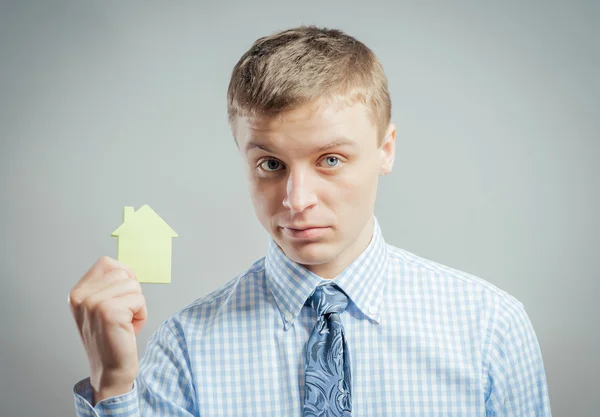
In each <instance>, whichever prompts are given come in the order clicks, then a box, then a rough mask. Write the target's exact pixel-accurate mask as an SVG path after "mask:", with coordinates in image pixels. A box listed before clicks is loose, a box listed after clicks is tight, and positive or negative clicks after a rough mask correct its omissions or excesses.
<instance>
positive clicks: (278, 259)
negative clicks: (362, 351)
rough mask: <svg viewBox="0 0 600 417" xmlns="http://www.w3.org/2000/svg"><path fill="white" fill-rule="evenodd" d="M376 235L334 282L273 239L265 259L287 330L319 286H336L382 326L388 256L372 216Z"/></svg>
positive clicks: (274, 294) (376, 222)
mask: <svg viewBox="0 0 600 417" xmlns="http://www.w3.org/2000/svg"><path fill="white" fill-rule="evenodd" d="M373 223H374V228H373V235H372V237H371V241H370V242H369V245H368V246H367V248H366V249H365V250H364V251H363V252H362V253H361V254H360V255H359V256H358V257H357V258H356V259H355V260H354V261H353V262H352V263H351V264H350V265H348V266H347V267H346V269H344V271H342V272H341V273H340V274H339V275H338V276H337V277H335V278H333V279H325V278H321V277H320V276H318V275H316V274H314V273H312V272H311V271H309V270H307V269H306V268H305V267H303V266H302V265H300V264H298V263H296V262H294V261H293V260H291V259H290V258H288V257H287V255H285V253H284V252H283V251H282V250H281V248H280V247H279V246H278V245H277V243H276V242H275V241H274V240H273V238H272V237H269V246H268V250H267V256H266V258H265V272H266V277H267V285H268V286H269V288H270V290H271V293H272V294H273V298H274V299H275V302H276V304H277V307H278V308H279V312H280V313H281V318H282V320H283V326H284V329H285V330H287V329H289V328H290V326H291V325H292V324H293V322H294V321H295V320H296V317H297V316H298V314H299V313H300V310H301V309H302V306H303V305H304V303H305V302H306V300H307V299H308V297H309V296H310V295H311V294H312V293H313V291H314V290H315V288H316V287H317V286H318V285H326V284H336V285H338V286H339V287H340V288H341V289H342V290H343V291H344V292H345V293H346V294H347V295H348V298H349V299H350V301H351V302H353V303H354V304H355V305H356V307H358V309H359V310H360V311H361V312H362V313H363V314H364V315H365V316H366V317H368V318H370V319H371V320H373V321H374V322H375V323H377V324H379V322H380V320H381V315H380V306H381V301H382V299H383V289H384V286H385V281H386V272H387V267H388V256H387V250H386V243H385V240H384V239H383V235H382V233H381V229H380V227H379V222H378V221H377V218H376V217H375V216H373Z"/></svg>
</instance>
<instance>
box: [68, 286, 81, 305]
mask: <svg viewBox="0 0 600 417" xmlns="http://www.w3.org/2000/svg"><path fill="white" fill-rule="evenodd" d="M82 303H83V294H82V293H81V290H80V289H78V288H75V289H73V290H71V292H70V293H69V304H70V305H71V307H74V308H79V306H80V305H81V304H82Z"/></svg>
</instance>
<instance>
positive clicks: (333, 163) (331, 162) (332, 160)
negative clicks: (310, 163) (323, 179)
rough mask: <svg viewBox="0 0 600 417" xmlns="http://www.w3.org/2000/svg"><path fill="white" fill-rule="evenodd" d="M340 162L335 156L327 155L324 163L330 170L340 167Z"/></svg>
mask: <svg viewBox="0 0 600 417" xmlns="http://www.w3.org/2000/svg"><path fill="white" fill-rule="evenodd" d="M340 162H341V161H340V158H338V157H337V156H333V155H329V156H328V157H327V158H325V163H326V164H327V166H328V167H331V168H336V167H338V166H339V165H340Z"/></svg>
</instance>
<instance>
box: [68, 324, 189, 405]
mask: <svg viewBox="0 0 600 417" xmlns="http://www.w3.org/2000/svg"><path fill="white" fill-rule="evenodd" d="M185 346H186V344H185V342H184V338H183V331H182V330H181V328H180V327H178V326H177V325H175V324H173V322H171V321H167V322H165V323H163V324H162V325H161V326H160V327H159V328H158V329H157V330H156V331H155V332H154V333H153V334H152V336H151V337H150V339H149V340H148V345H147V348H146V352H145V353H144V356H143V358H142V359H141V360H140V369H139V372H138V376H137V377H136V379H135V381H134V384H133V388H132V389H131V391H129V392H128V393H125V394H123V395H119V396H115V397H110V398H105V399H103V400H101V401H99V402H98V403H97V404H96V405H95V407H92V386H91V384H90V379H89V377H88V378H85V379H83V380H81V381H79V382H78V383H77V384H75V386H74V387H73V394H74V402H75V413H76V415H77V416H79V417H91V416H93V417H105V416H110V417H151V416H177V417H191V416H196V415H197V405H196V402H195V398H196V393H195V389H194V386H193V381H192V375H191V372H190V368H189V363H190V361H189V356H188V352H187V349H186V348H185Z"/></svg>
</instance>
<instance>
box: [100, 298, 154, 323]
mask: <svg viewBox="0 0 600 417" xmlns="http://www.w3.org/2000/svg"><path fill="white" fill-rule="evenodd" d="M145 305H146V298H145V297H144V295H143V294H139V293H135V294H126V295H123V296H120V297H117V298H114V299H113V300H112V306H111V309H110V311H107V312H106V313H105V314H106V315H105V317H106V319H107V320H109V321H111V322H114V323H132V324H134V325H139V323H140V322H142V321H144V320H145V319H137V318H135V315H136V314H137V313H138V312H141V311H142V310H144V309H145Z"/></svg>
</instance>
